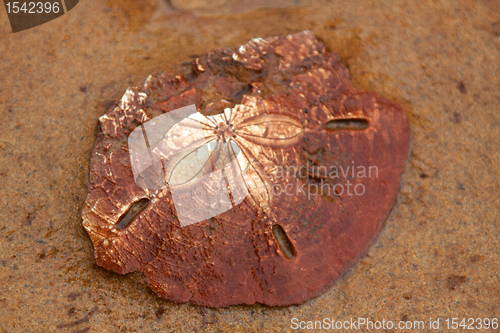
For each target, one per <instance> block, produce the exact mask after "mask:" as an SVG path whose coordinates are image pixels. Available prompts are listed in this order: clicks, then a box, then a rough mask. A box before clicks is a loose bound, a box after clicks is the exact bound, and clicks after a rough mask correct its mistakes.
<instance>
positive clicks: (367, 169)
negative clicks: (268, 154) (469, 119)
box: [271, 161, 378, 199]
mask: <svg viewBox="0 0 500 333" xmlns="http://www.w3.org/2000/svg"><path fill="white" fill-rule="evenodd" d="M351 163H352V164H351V165H345V166H342V165H339V166H329V167H327V166H315V165H309V164H307V165H301V166H299V167H296V166H287V167H283V166H278V167H276V168H274V172H273V173H272V174H273V176H274V178H275V179H277V180H279V179H284V178H289V177H290V176H297V177H294V178H295V184H293V183H290V182H289V183H287V184H285V185H284V184H282V183H281V182H279V181H278V182H275V183H274V184H273V185H272V187H271V192H272V195H273V196H279V195H296V194H300V193H302V194H304V195H307V197H308V199H311V198H312V197H314V196H316V195H327V196H333V195H337V196H343V195H347V196H362V195H364V194H365V193H366V187H365V185H364V184H363V183H360V182H359V180H361V179H364V178H370V179H376V178H378V167H377V166H375V165H370V166H364V165H355V164H354V161H352V162H351ZM308 176H309V177H312V178H313V179H315V180H316V181H315V182H305V181H301V180H299V179H304V178H307V177H308ZM318 180H319V181H318Z"/></svg>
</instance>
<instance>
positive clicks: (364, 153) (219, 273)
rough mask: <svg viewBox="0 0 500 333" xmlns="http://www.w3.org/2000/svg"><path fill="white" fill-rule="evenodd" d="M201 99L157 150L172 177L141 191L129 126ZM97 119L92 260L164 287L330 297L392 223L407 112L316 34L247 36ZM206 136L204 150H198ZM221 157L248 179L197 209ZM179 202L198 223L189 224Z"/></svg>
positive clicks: (205, 295)
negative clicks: (213, 204) (361, 84)
mask: <svg viewBox="0 0 500 333" xmlns="http://www.w3.org/2000/svg"><path fill="white" fill-rule="evenodd" d="M192 105H194V108H195V109H196V111H197V114H196V116H191V118H190V119H188V120H186V121H183V122H181V123H179V124H177V125H176V126H177V127H176V128H175V131H174V132H170V133H171V135H165V137H162V138H160V139H159V140H156V141H155V142H154V143H153V144H152V145H153V146H151V147H149V146H148V147H149V148H150V149H151V151H152V152H153V153H155V154H157V155H156V156H160V157H159V159H162V163H163V164H162V166H163V168H162V170H163V171H162V172H163V173H162V175H163V176H162V177H163V178H162V179H161V181H160V183H162V182H163V181H164V184H165V186H158V187H157V188H152V187H154V186H150V187H149V188H144V187H147V186H145V185H141V183H140V182H136V180H135V178H134V173H133V170H132V164H131V149H132V148H131V147H129V142H128V141H127V140H128V138H129V136H130V134H131V133H132V132H133V131H134V130H135V129H136V128H138V127H140V126H143V125H144V124H146V123H147V122H148V121H150V120H152V119H155V118H156V117H161V116H162V115H165V114H168V112H171V111H172V112H174V110H177V109H179V108H182V107H188V106H192ZM189 121H196V122H197V123H198V124H199V125H198V127H196V126H192V125H191V124H190V123H189ZM99 122H100V129H101V131H100V133H99V135H98V138H97V141H96V145H95V147H94V150H93V152H92V157H91V164H90V182H89V185H88V196H87V199H86V202H85V207H84V209H83V225H84V227H85V229H86V230H87V232H88V233H89V235H90V237H91V240H92V242H93V244H94V249H95V257H96V260H97V263H98V264H99V265H100V266H102V267H105V268H107V269H110V270H112V271H115V272H117V273H121V274H125V273H128V272H133V271H141V272H143V273H144V274H145V276H146V279H147V283H148V285H149V287H150V288H151V289H152V290H154V292H155V293H157V294H158V295H159V296H160V297H163V298H166V299H169V300H172V301H174V302H188V301H190V302H192V303H194V304H199V305H205V306H211V307H221V306H227V305H232V304H253V303H255V302H258V303H263V304H267V305H271V306H275V305H289V304H298V303H302V302H304V301H306V300H308V299H310V298H312V297H314V296H317V295H319V294H321V293H323V292H324V291H325V290H326V289H327V288H328V287H329V286H330V285H331V284H332V283H333V282H334V281H335V279H336V278H338V277H339V276H341V275H342V274H343V273H345V272H346V271H347V270H348V269H349V268H350V267H351V266H352V265H353V264H354V262H355V261H356V260H357V259H358V258H359V257H360V256H361V255H363V254H364V253H365V252H366V251H367V249H368V247H369V246H370V245H371V244H372V242H373V241H374V240H375V239H376V237H377V236H378V234H379V233H380V231H381V229H382V228H383V225H384V223H385V220H386V218H387V216H388V214H389V211H390V209H391V207H392V205H393V204H394V201H395V199H396V195H397V190H398V187H399V176H400V174H401V172H402V171H403V169H404V163H405V159H406V156H407V151H408V140H409V129H408V125H407V119H406V115H405V112H404V110H403V109H402V108H401V107H400V106H398V105H397V104H395V103H392V102H390V101H389V100H387V99H385V98H383V97H381V96H379V95H377V94H375V93H370V92H360V91H358V90H356V89H355V88H353V87H352V86H351V83H350V80H349V74H348V72H347V69H346V68H345V67H344V66H343V65H342V64H341V63H340V62H339V58H338V57H337V56H336V55H334V54H331V53H328V52H327V51H326V50H325V47H324V45H323V44H321V43H320V42H319V41H318V40H317V39H316V38H315V36H314V35H313V34H312V33H311V32H302V33H298V34H294V35H289V36H286V37H274V38H268V39H260V38H258V39H253V40H252V41H250V42H249V43H248V44H246V45H243V46H241V47H240V48H239V49H237V50H230V49H220V50H215V51H213V52H211V53H209V54H208V55H206V56H204V57H200V58H198V59H195V60H193V61H192V62H191V63H189V65H187V66H184V67H180V68H179V72H178V74H159V75H154V76H150V77H149V78H147V79H146V82H145V84H144V86H143V87H139V88H131V89H128V90H127V92H126V93H125V95H124V96H123V98H122V100H121V101H120V102H119V103H117V105H116V106H115V107H114V108H112V109H110V110H108V111H107V112H106V113H105V114H104V115H103V116H102V117H100V119H99ZM141 124H142V125H141ZM193 128H194V129H193ZM172 133H173V134H172ZM199 134H200V135H201V134H202V137H203V138H204V139H203V140H199V142H198V141H196V140H198V139H199V138H198V135H199ZM210 144H213V145H214V146H213V147H215V148H213V147H212V148H210V149H211V152H210V154H211V157H210V160H207V161H206V162H203V161H202V162H201V163H198V164H196V163H194V162H190V161H191V160H190V159H189V158H190V157H192V156H194V155H193V154H194V153H193V152H195V153H199V151H198V150H197V149H199V147H202V146H203V145H210ZM187 146H189V148H190V149H192V150H191V151H190V152H189V153H186V154H180V155H179V154H178V155H175V156H176V157H172V154H170V155H169V154H166V153H164V152H165V151H175V150H176V149H177V148H178V147H187ZM176 147H177V148H176ZM167 148H168V149H167ZM155 149H156V150H155ZM162 154H163V155H162ZM198 155H199V156H202V155H200V154H198ZM198 155H197V156H198ZM132 160H134V158H132ZM209 161H210V163H209ZM218 164H220V165H219V166H218ZM230 164H231V165H233V166H234V168H232V169H230V170H231V171H227V170H228V169H227V168H226V169H225V167H226V166H227V165H230ZM210 168H212V169H210ZM216 169H217V170H224V172H222V171H221V173H220V174H221V175H222V176H221V177H220V178H219V180H221V179H223V180H224V181H225V182H226V183H224V184H227V185H228V186H229V185H230V184H231V182H232V183H235V182H237V181H238V179H239V183H238V184H240V186H241V191H239V192H238V193H236V192H235V190H234V189H235V188H236V187H232V188H231V189H232V190H233V192H232V193H231V194H230V195H227V196H224V198H222V197H221V199H220V201H221V203H220V204H221V207H226V208H225V209H226V210H225V211H223V212H222V213H220V214H218V215H215V216H212V217H209V218H206V219H204V220H202V221H197V220H196V218H197V219H199V218H200V216H203V215H200V214H199V211H197V208H196V207H197V206H196V205H200V206H199V207H200V209H201V208H202V207H203V205H205V204H207V205H208V203H206V201H203V200H205V199H203V200H202V199H200V197H197V195H196V193H197V192H196V191H195V190H194V188H195V187H193V184H194V183H193V182H194V181H195V178H196V177H198V176H199V175H206V176H207V177H208V176H210V174H211V173H213V172H214V171H215V170H216ZM234 170H236V171H234ZM231 172H232V173H231ZM197 175H198V176H197ZM136 178H137V177H136ZM212 178H213V177H212ZM138 184H139V185H141V186H142V187H141V186H139V185H138ZM160 185H161V184H160ZM174 188H175V189H176V190H175V191H174ZM177 188H179V189H180V190H177ZM238 188H240V187H238ZM229 192H230V191H229ZM228 198H229V199H228ZM212 199H213V198H212ZM217 200H219V199H217ZM224 200H226V201H225V202H223V201H224ZM178 202H182V203H190V204H188V205H186V204H184V206H180V205H177V206H176V203H178ZM228 207H229V208H228ZM182 209H184V210H183V211H182V212H181V210H182ZM181 213H182V214H187V215H190V214H191V213H192V215H193V216H194V217H193V221H197V222H196V223H194V222H192V224H187V223H185V224H183V223H181V222H182V218H181ZM207 216H208V215H207ZM188 217H189V216H188Z"/></svg>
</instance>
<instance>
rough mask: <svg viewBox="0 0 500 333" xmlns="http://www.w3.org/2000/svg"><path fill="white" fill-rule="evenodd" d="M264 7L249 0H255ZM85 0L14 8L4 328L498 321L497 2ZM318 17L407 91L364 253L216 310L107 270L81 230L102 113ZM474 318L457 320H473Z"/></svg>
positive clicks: (323, 35)
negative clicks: (327, 273)
mask: <svg viewBox="0 0 500 333" xmlns="http://www.w3.org/2000/svg"><path fill="white" fill-rule="evenodd" d="M250 3H251V4H250ZM290 3H291V2H287V1H278V2H276V4H275V5H274V6H275V8H263V7H262V6H263V5H264V4H265V2H264V1H257V2H250V1H225V0H218V1H215V2H213V3H212V5H211V6H206V5H204V4H203V3H202V2H200V1H189V2H181V1H177V0H172V1H171V2H170V3H169V2H166V1H160V0H158V1H157V0H145V1H132V0H126V1H111V0H107V1H99V2H91V1H83V0H82V1H81V2H80V3H79V4H78V5H77V7H75V8H74V9H73V10H71V11H70V12H68V13H67V14H66V15H64V16H62V17H60V18H58V19H56V20H54V21H51V22H49V23H46V24H44V25H42V26H39V27H36V28H33V29H30V30H27V31H23V32H19V33H16V34H13V33H12V32H11V30H10V26H9V24H8V20H7V14H6V12H5V11H4V10H3V9H2V10H0V73H1V75H0V83H1V84H0V119H1V120H2V125H3V130H2V131H1V132H0V156H1V159H0V200H1V201H0V202H1V204H0V207H1V209H0V332H1V333H3V332H56V331H57V332H135V331H144V332H175V331H177V332H240V331H241V332H253V331H261V332H264V331H266V332H267V331H269V332H282V331H290V330H291V328H290V327H291V319H292V318H298V319H299V320H322V319H323V318H333V319H335V320H349V319H350V318H356V319H357V318H359V317H363V318H370V319H371V320H373V321H375V320H380V321H382V320H383V319H385V320H386V321H387V320H391V321H393V322H395V323H397V322H398V321H400V320H408V321H414V320H418V321H420V320H422V321H425V324H426V329H425V330H424V331H427V328H428V322H429V319H430V318H432V319H433V320H436V319H437V318H440V319H441V326H440V329H439V330H433V332H438V331H443V332H446V331H448V330H447V329H446V326H445V323H444V322H443V321H444V320H445V319H446V318H494V317H495V316H496V318H499V319H500V310H499V304H500V277H499V273H498V271H499V268H500V255H499V244H500V231H499V230H500V228H499V225H500V222H499V211H500V199H499V192H500V191H499V189H500V184H499V183H500V168H499V165H500V93H499V91H500V4H499V3H498V2H497V1H493V0H491V1H487V0H484V1H444V0H443V1H423V2H415V3H409V2H403V1H378V2H369V1H365V2H362V3H355V4H346V3H345V2H343V1H332V2H326V1H314V2H306V1H296V2H293V3H294V4H296V5H294V6H291V5H290ZM306 29H310V30H311V31H313V32H314V33H315V34H316V36H317V37H318V38H320V39H321V40H322V41H323V42H324V43H325V44H326V45H327V47H328V49H329V50H330V51H332V52H335V53H337V54H339V55H340V56H341V58H342V61H343V62H344V63H345V64H346V65H347V66H348V68H349V70H350V73H351V76H352V80H353V83H354V86H355V87H357V88H358V89H362V90H371V91H375V92H377V93H380V94H381V95H383V96H385V97H388V98H390V99H392V100H393V101H395V102H398V103H399V104H401V105H402V106H403V107H404V108H405V109H406V111H407V114H408V117H409V123H410V127H411V132H412V142H411V147H410V150H411V152H410V155H409V159H408V161H407V165H406V171H405V172H404V174H403V176H402V181H401V190H400V194H399V196H398V200H397V202H396V205H395V206H394V208H393V210H392V212H391V215H390V216H389V218H388V220H387V224H386V226H385V229H384V230H383V231H382V234H381V235H380V238H379V239H378V241H377V242H376V243H375V244H374V245H373V246H372V248H371V249H370V250H369V252H368V254H367V255H366V256H365V257H364V258H363V259H362V260H360V261H359V262H358V263H357V264H356V265H355V266H354V267H353V268H352V269H351V270H350V271H349V273H348V274H347V275H346V276H345V277H344V278H343V279H342V280H341V281H339V282H338V283H337V284H336V285H334V286H333V287H332V288H331V289H330V290H329V291H328V292H327V293H325V294H324V295H322V296H321V297H319V298H316V299H314V300H312V301H309V302H307V303H305V304H303V305H300V306H289V307H282V308H269V307H265V306H261V305H253V306H232V307H228V308H223V309H210V308H202V307H198V306H192V305H189V304H174V303H171V302H168V301H166V300H163V299H160V298H158V297H157V296H156V295H155V294H154V293H153V292H152V291H151V290H149V288H148V287H147V286H146V284H145V281H144V278H143V276H142V275H141V274H139V273H133V274H128V275H124V276H121V275H118V274H114V273H111V272H108V271H106V270H104V269H102V268H99V267H97V266H96V264H95V260H94V258H93V250H92V246H91V242H90V239H89V237H88V236H87V234H86V232H85V231H84V229H83V228H82V226H81V222H82V219H81V209H82V205H83V202H84V199H85V196H86V193H87V189H86V185H87V180H88V165H89V158H90V151H91V149H92V147H93V145H94V140H95V126H96V124H97V119H98V117H99V116H100V115H101V114H102V113H103V112H104V111H105V109H106V108H107V107H109V105H111V104H112V103H113V102H114V101H117V100H118V99H119V98H120V97H121V95H122V94H123V92H124V91H125V89H126V88H127V87H128V86H134V85H138V84H141V83H142V81H143V80H144V79H145V78H146V77H147V76H148V75H149V74H151V73H155V72H159V71H168V70H171V69H173V68H174V66H175V65H178V64H180V63H182V62H184V61H187V60H190V59H191V58H192V57H193V56H195V55H201V54H203V53H206V52H208V51H210V50H212V49H214V48H217V47H230V48H234V47H237V46H239V45H241V44H243V43H246V42H247V41H248V40H249V39H251V38H253V37H269V36H275V35H285V34H289V33H294V32H299V31H302V30H306ZM460 330H461V329H459V330H457V331H460Z"/></svg>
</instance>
